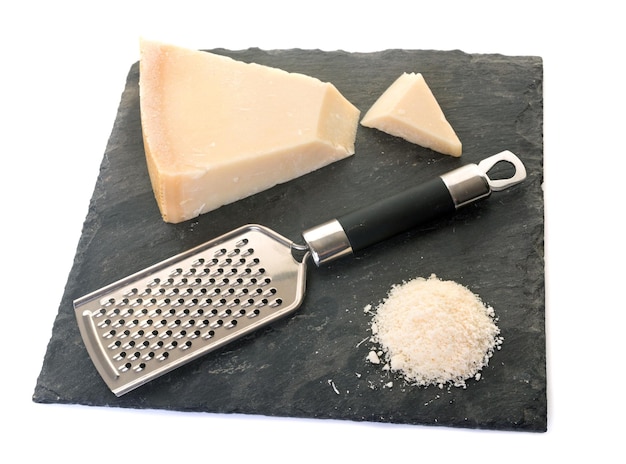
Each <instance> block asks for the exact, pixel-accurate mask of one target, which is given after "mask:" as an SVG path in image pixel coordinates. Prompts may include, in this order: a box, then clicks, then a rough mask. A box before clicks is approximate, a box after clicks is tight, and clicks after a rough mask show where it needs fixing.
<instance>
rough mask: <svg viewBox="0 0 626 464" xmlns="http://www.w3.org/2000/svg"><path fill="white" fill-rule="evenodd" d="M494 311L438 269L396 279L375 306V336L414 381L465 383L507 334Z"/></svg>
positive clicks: (393, 364) (396, 368)
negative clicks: (444, 277)
mask: <svg viewBox="0 0 626 464" xmlns="http://www.w3.org/2000/svg"><path fill="white" fill-rule="evenodd" d="M494 316H495V312H494V310H493V308H491V307H490V306H486V305H485V304H483V302H482V301H481V299H480V298H479V297H478V296H477V295H475V294H473V293H472V292H471V291H470V290H469V289H467V288H466V287H464V286H462V285H460V284H458V283H456V282H453V281H443V280H440V279H438V278H437V276H435V275H434V274H433V275H431V276H430V277H429V278H428V279H424V278H421V277H418V278H416V279H414V280H411V281H408V282H404V283H403V284H401V285H395V286H393V287H392V288H391V290H390V292H389V294H388V295H387V298H386V299H385V300H383V301H382V303H381V304H380V305H379V306H378V307H377V308H376V311H375V314H374V316H373V318H372V322H371V329H372V342H373V343H375V344H377V345H379V346H380V352H379V354H381V357H382V358H383V359H384V362H385V363H386V367H387V369H390V370H391V371H392V372H395V373H397V374H399V375H401V376H402V377H403V378H404V379H405V381H407V382H408V383H410V384H415V385H420V386H427V385H438V386H439V387H441V388H443V385H445V384H448V385H453V386H456V387H465V386H466V383H465V381H466V380H468V379H470V378H475V379H477V380H478V379H479V378H480V371H481V370H482V368H483V367H485V366H487V365H488V363H489V359H490V358H491V356H492V355H493V352H494V350H495V349H499V347H500V345H501V344H502V341H503V338H502V337H501V336H500V335H499V334H500V329H499V328H498V326H497V325H496V320H495V317H494Z"/></svg>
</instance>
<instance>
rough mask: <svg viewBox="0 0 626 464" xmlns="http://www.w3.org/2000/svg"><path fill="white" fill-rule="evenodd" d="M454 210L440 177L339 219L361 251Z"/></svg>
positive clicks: (354, 246)
mask: <svg viewBox="0 0 626 464" xmlns="http://www.w3.org/2000/svg"><path fill="white" fill-rule="evenodd" d="M454 210H455V206H454V201H453V199H452V197H451V195H450V192H449V190H448V187H446V184H445V183H444V182H443V180H442V179H441V178H440V177H437V178H435V179H432V180H430V181H428V182H426V183H425V184H421V185H418V186H416V187H413V188H411V189H409V190H405V191H404V192H402V193H399V194H397V195H394V196H392V197H389V198H386V199H384V200H381V201H379V202H376V203H374V204H372V205H370V206H367V207H365V208H362V209H359V210H357V211H354V212H352V213H348V214H346V215H344V216H341V217H339V218H337V220H338V221H339V223H340V224H341V226H342V227H343V229H344V231H345V233H346V236H347V237H348V240H349V241H350V245H351V246H352V250H353V251H359V250H362V249H364V248H366V247H368V246H370V245H374V244H375V243H378V242H381V241H383V240H385V239H387V238H390V237H392V236H394V235H397V234H399V233H401V232H405V231H407V230H409V229H412V228H413V227H416V226H418V225H420V224H423V223H425V222H428V221H430V220H432V219H435V218H437V217H440V216H443V215H445V214H450V213H453V212H454Z"/></svg>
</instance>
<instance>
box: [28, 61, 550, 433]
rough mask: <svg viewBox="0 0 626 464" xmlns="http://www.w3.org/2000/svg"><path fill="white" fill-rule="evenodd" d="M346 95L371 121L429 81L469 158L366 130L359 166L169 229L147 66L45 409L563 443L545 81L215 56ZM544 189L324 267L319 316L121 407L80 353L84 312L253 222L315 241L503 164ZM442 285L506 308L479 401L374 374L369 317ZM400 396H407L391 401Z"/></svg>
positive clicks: (493, 71)
mask: <svg viewBox="0 0 626 464" xmlns="http://www.w3.org/2000/svg"><path fill="white" fill-rule="evenodd" d="M214 52H215V53H219V54H224V55H229V56H231V57H233V58H236V59H239V60H243V61H248V62H250V61H254V62H257V63H260V64H265V65H269V66H275V67H279V68H282V69H285V70H287V71H291V72H300V73H304V74H308V75H311V76H315V77H318V78H320V79H321V80H324V81H330V82H332V83H333V84H335V86H336V87H337V88H338V89H339V91H340V92H342V93H343V95H344V96H345V97H346V98H348V99H349V100H350V101H351V102H352V103H354V104H355V105H356V106H357V107H358V108H359V109H360V110H361V112H362V113H361V115H363V114H364V113H365V112H366V111H367V110H368V109H369V107H370V106H371V105H372V104H373V103H374V101H375V100H376V99H377V98H378V96H379V95H380V94H381V93H382V92H383V91H384V90H385V89H386V88H387V87H388V86H389V85H390V84H391V83H392V82H393V81H394V80H395V79H396V78H397V77H398V76H399V75H400V74H401V73H403V72H421V73H422V74H423V75H424V77H425V79H426V81H427V82H428V84H429V86H430V87H431V89H432V91H433V93H434V94H435V96H436V98H437V99H438V101H439V103H440V105H441V107H442V108H443V110H444V113H445V114H446V116H447V118H448V120H449V121H450V123H451V124H452V126H453V127H454V128H455V130H456V131H457V134H458V136H459V138H460V139H461V141H462V142H463V152H464V154H463V156H462V157H461V158H460V159H457V158H453V157H449V156H444V155H440V154H437V153H434V152H432V151H430V150H427V149H424V148H421V147H419V146H416V145H413V144H410V143H408V142H405V141H404V140H402V139H399V138H395V137H392V136H389V135H387V134H384V133H382V132H379V131H376V130H373V129H368V128H364V127H359V129H358V133H357V140H356V154H355V156H353V157H350V158H348V159H345V160H342V161H340V162H337V163H335V164H333V165H331V166H328V167H325V168H323V169H320V170H318V171H316V172H313V173H310V174H308V175H305V176H303V177H301V178H298V179H295V180H293V181H290V182H288V183H285V184H282V185H278V186H276V187H274V188H272V189H270V190H267V191H265V192H262V193H259V194H257V195H254V196H252V197H249V198H247V199H244V200H241V201H238V202H236V203H234V204H231V205H227V206H224V207H222V208H220V209H218V210H216V211H213V212H210V213H207V214H205V215H203V216H202V217H199V218H196V219H193V220H190V221H187V222H185V223H182V224H176V225H172V224H166V223H164V222H163V221H162V220H161V218H160V215H159V212H158V210H157V206H156V202H155V200H154V198H153V195H152V190H151V187H150V183H149V179H148V174H147V170H146V166H145V161H144V151H143V143H142V137H141V124H140V113H139V92H138V64H137V63H135V64H134V65H133V66H132V67H131V69H130V72H129V75H128V79H127V83H126V88H125V90H124V92H123V95H122V98H121V102H120V106H119V111H118V114H117V118H116V121H115V124H114V127H113V130H112V134H111V137H110V140H109V143H108V146H107V148H106V152H105V154H104V159H103V161H102V166H101V170H100V175H99V177H98V180H97V182H96V186H95V190H94V194H93V198H92V200H91V203H90V208H89V213H88V215H87V218H86V220H85V223H84V228H83V231H82V236H81V239H80V241H79V243H78V247H77V251H76V256H75V260H74V264H73V267H72V270H71V272H70V275H69V278H68V282H67V286H66V288H65V293H64V295H63V298H62V301H61V303H60V307H59V313H58V316H57V318H56V320H55V324H54V327H53V331H52V337H51V340H50V342H49V345H48V349H47V352H46V355H45V358H44V361H43V367H42V370H41V373H40V376H39V378H38V380H37V384H36V387H35V391H34V395H33V400H34V401H35V402H39V403H72V404H82V405H89V406H113V407H123V408H153V409H166V410H177V411H204V412H212V413H244V414H260V415H267V416H282V417H303V418H330V419H345V420H354V421H375V422H391V423H399V424H430V425H439V426H451V427H467V428H482V429H498V430H521V431H535V432H542V431H545V430H546V428H547V399H546V355H545V324H544V320H545V287H544V262H543V236H544V222H543V221H544V217H543V193H542V181H543V133H542V130H543V97H542V82H543V65H542V60H541V58H539V57H508V56H502V55H473V54H466V53H463V52H460V51H449V52H441V51H417V50H413V51H406V50H387V51H382V52H376V53H347V52H341V51H337V52H323V51H318V50H275V51H262V50H259V49H248V50H242V51H229V50H223V49H219V50H214ZM505 149H507V150H511V151H513V152H514V153H516V154H517V155H518V156H519V157H520V158H521V159H522V161H523V162H524V163H525V165H526V168H527V170H528V179H527V180H526V181H525V182H524V183H522V184H521V185H519V186H516V187H514V188H512V189H510V190H507V191H504V192H500V193H497V194H494V195H492V196H491V197H490V198H489V199H487V200H484V201H482V202H479V203H477V204H475V205H471V206H468V207H466V208H465V209H463V210H461V211H459V212H458V214H457V215H456V216H454V217H453V218H445V219H441V220H438V221H436V222H434V223H432V224H428V225H426V226H424V227H422V228H420V229H419V230H412V231H409V232H406V233H404V234H401V235H398V236H396V237H394V238H392V239H390V240H388V241H386V242H385V243H382V244H379V245H376V246H374V247H372V248H370V249H368V250H366V251H364V252H362V253H360V254H359V255H358V256H354V257H347V258H345V259H343V260H340V261H338V262H335V263H333V264H331V265H329V266H326V267H323V268H319V269H318V268H316V267H315V266H314V265H312V264H310V265H309V269H308V277H307V295H306V297H305V301H304V304H303V305H302V307H301V308H300V309H299V310H298V311H297V312H296V313H295V314H294V315H292V316H291V317H288V318H287V319H284V320H282V321H279V322H278V323H276V324H274V325H272V326H271V327H269V328H265V329H262V330H261V331H259V332H256V333H254V334H252V335H249V336H247V337H245V338H244V339H241V340H239V341H236V342H235V343H233V344H231V345H229V346H227V347H225V348H223V349H221V350H219V351H216V352H213V353H210V354H208V355H206V356H204V357H203V358H201V359H198V360H196V361H194V362H191V363H190V364H187V365H185V366H183V367H181V368H179V369H177V370H175V371H173V372H171V373H169V374H166V375H165V376H162V377H160V378H157V379H155V380H153V381H152V382H150V383H148V384H147V385H144V386H143V387H140V388H139V389H137V390H134V391H132V392H130V393H128V394H126V395H124V396H122V397H120V398H117V397H115V395H113V394H112V393H111V392H110V391H109V390H108V388H107V387H106V385H105V383H104V382H103V381H102V380H101V378H100V377H99V375H98V373H97V372H96V369H95V368H94V366H93V365H92V363H91V360H90V359H89V357H88V354H87V351H86V350H85V347H84V345H83V342H82V340H81V337H80V334H79V331H78V327H77V324H76V320H75V317H74V313H73V309H72V301H73V300H74V299H75V298H77V297H79V296H82V295H84V294H86V293H88V292H91V291H93V290H96V289H98V288H100V287H102V286H104V285H106V284H108V283H110V282H112V281H115V280H117V279H120V278H122V277H125V276H126V275H128V274H131V273H133V272H135V271H137V270H140V269H142V268H144V267H146V266H149V265H151V264H154V263H155V262H158V261H161V260H162V259H165V258H168V257H170V256H172V255H174V254H177V253H180V252H182V251H184V250H186V249H188V248H191V247H193V246H195V245H198V244H200V243H202V242H204V241H207V240H209V239H211V238H213V237H216V236H218V235H221V234H223V233H225V232H228V231H230V230H232V229H234V228H236V227H239V226H241V225H243V224H247V223H260V224H263V225H266V226H268V227H270V228H272V229H274V230H276V231H277V232H279V233H281V234H282V235H284V236H286V237H290V238H291V239H293V240H295V241H301V238H300V233H301V231H303V230H304V229H306V228H308V227H311V226H314V225H317V224H319V223H321V222H323V221H325V220H327V219H330V218H332V217H335V216H337V215H339V214H341V213H345V212H347V211H349V210H352V209H355V208H357V207H359V206H362V205H363V204H367V203H369V202H372V201H374V200H376V199H378V198H381V197H384V196H386V195H388V194H391V193H394V192H398V191H401V190H403V189H405V188H408V187H409V186H412V185H414V184H416V183H420V182H424V181H427V180H429V179H431V178H432V177H434V176H437V175H440V174H442V173H444V172H447V171H449V170H451V169H454V168H456V167H458V166H460V165H462V164H466V163H477V162H479V161H480V160H482V159H483V158H485V157H487V156H490V155H493V154H495V153H498V152H500V151H502V150H505ZM432 273H434V274H436V275H437V276H439V277H440V278H442V279H450V280H455V281H457V282H459V283H461V284H463V285H465V286H467V287H468V288H469V289H470V290H472V291H473V292H475V293H477V294H479V295H480V296H481V297H482V299H483V300H484V301H485V302H486V303H488V304H490V305H492V306H493V308H494V309H495V311H496V314H497V317H498V318H499V322H498V324H499V327H500V329H501V331H502V335H503V336H504V344H503V346H502V349H501V350H500V351H497V352H496V353H495V354H494V356H493V358H492V359H491V361H490V364H489V366H488V367H486V368H485V369H484V370H483V372H482V374H483V375H482V379H481V380H480V381H474V380H471V381H469V382H468V386H467V388H466V389H458V388H451V389H447V388H444V389H439V388H438V387H427V388H424V387H415V386H410V385H406V384H404V383H403V382H402V380H400V379H398V378H394V377H393V375H391V374H389V373H386V372H383V371H382V370H381V368H380V366H375V365H372V364H369V363H368V362H367V361H366V356H367V354H368V352H369V350H370V349H372V345H371V343H370V342H369V339H368V338H369V336H370V335H371V333H370V330H369V323H370V320H371V314H368V313H366V312H364V307H365V306H366V305H368V304H372V305H373V306H375V305H377V304H378V303H379V302H380V301H381V300H382V299H383V298H385V296H386V295H387V292H388V291H389V289H390V288H391V286H392V285H394V284H398V283H401V282H402V281H405V280H409V279H412V278H415V277H418V276H422V277H427V276H429V275H430V274H432ZM389 382H393V386H392V387H389Z"/></svg>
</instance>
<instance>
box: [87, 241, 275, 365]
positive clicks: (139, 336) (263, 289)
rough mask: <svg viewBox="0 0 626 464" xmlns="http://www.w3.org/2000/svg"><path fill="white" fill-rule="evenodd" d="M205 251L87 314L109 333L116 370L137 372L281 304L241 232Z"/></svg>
mask: <svg viewBox="0 0 626 464" xmlns="http://www.w3.org/2000/svg"><path fill="white" fill-rule="evenodd" d="M208 255H209V256H202V257H199V256H195V257H193V258H191V259H189V260H188V261H184V262H183V261H181V262H180V263H179V264H174V265H172V266H171V267H169V268H167V269H164V270H163V271H162V272H161V274H160V275H158V276H153V277H149V278H147V279H146V280H145V281H144V282H143V283H142V284H141V285H136V287H133V288H129V287H126V288H125V290H123V293H120V294H118V295H114V296H115V298H111V299H109V300H108V301H105V300H103V301H101V302H100V307H99V309H98V311H95V312H94V313H93V314H92V317H93V318H96V317H97V318H98V322H97V323H96V324H95V326H96V327H97V331H98V332H99V336H100V337H101V338H103V337H104V338H110V340H108V341H106V342H105V343H104V344H103V347H105V349H107V353H108V355H109V358H110V359H111V360H112V362H113V365H114V366H116V368H117V369H118V370H119V371H122V372H126V371H129V372H128V374H131V373H135V372H137V373H139V372H141V373H142V374H141V375H144V373H145V372H146V371H148V372H149V371H150V369H157V366H159V364H160V363H162V362H170V361H171V362H178V361H179V360H180V359H184V358H186V357H188V356H190V355H191V353H193V352H194V351H195V350H198V348H201V347H202V346H203V344H207V343H209V341H212V340H213V339H215V338H217V339H218V340H219V338H220V337H222V336H226V334H227V333H232V331H238V330H240V328H245V327H246V326H247V325H249V324H256V323H255V322H253V321H252V319H254V318H256V317H262V315H263V314H264V313H265V312H267V314H268V315H270V314H271V310H272V308H277V307H279V306H281V305H282V300H281V299H280V298H277V295H278V293H279V292H278V291H277V288H276V287H275V286H273V285H275V284H273V283H272V277H273V276H271V275H269V272H268V269H267V268H266V267H265V266H264V265H262V259H259V256H255V249H254V248H252V247H250V246H249V242H248V240H247V239H242V240H239V241H238V242H237V244H236V245H233V244H232V242H231V244H230V245H226V246H225V247H224V248H221V249H220V250H218V251H217V252H215V253H213V252H212V251H209V252H208ZM107 298H108V297H107ZM249 321H250V322H249ZM151 366H152V367H151ZM128 374H126V375H128Z"/></svg>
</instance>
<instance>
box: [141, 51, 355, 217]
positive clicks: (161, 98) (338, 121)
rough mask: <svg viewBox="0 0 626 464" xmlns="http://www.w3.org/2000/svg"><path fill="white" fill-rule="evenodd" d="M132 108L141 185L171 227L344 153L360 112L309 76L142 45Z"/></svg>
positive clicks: (348, 150)
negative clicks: (145, 178) (143, 164)
mask: <svg viewBox="0 0 626 464" xmlns="http://www.w3.org/2000/svg"><path fill="white" fill-rule="evenodd" d="M140 106H141V124H142V130H143V139H144V147H145V153H146V160H147V165H148V171H149V175H150V180H151V183H152V187H153V190H154V194H155V197H156V200H157V203H158V206H159V209H160V212H161V215H162V217H163V219H164V220H165V221H166V222H171V223H178V222H182V221H185V220H188V219H192V218H194V217H196V216H198V215H200V214H203V213H206V212H208V211H211V210H214V209H216V208H219V207H220V206H222V205H225V204H228V203H232V202H234V201H237V200H240V199H242V198H245V197H247V196H250V195H252V194H255V193H258V192H260V191H263V190H265V189H268V188H270V187H273V186H274V185H276V184H279V183H283V182H287V181H289V180H291V179H294V178H296V177H299V176H302V175H304V174H307V173H309V172H311V171H314V170H316V169H319V168H321V167H323V166H326V165H328V164H330V163H333V162H335V161H338V160H340V159H343V158H346V157H348V156H350V155H352V154H354V142H355V138H356V131H357V126H358V120H359V116H360V112H359V110H358V109H357V108H356V107H355V106H354V105H352V103H350V102H349V101H348V100H347V99H346V98H345V97H343V96H342V95H341V94H340V93H339V91H338V90H337V88H336V87H335V86H333V85H332V84H330V83H324V82H322V81H320V80H319V79H316V78H313V77H310V76H306V75H303V74H297V73H288V72H286V71H283V70H280V69H277V68H271V67H268V66H262V65H258V64H254V63H244V62H241V61H237V60H233V59H231V58H228V57H225V56H221V55H217V54H214V53H208V52H203V51H197V50H190V49H186V48H182V47H177V46H173V45H168V44H162V43H158V42H154V41H149V40H142V41H141V59H140Z"/></svg>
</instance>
